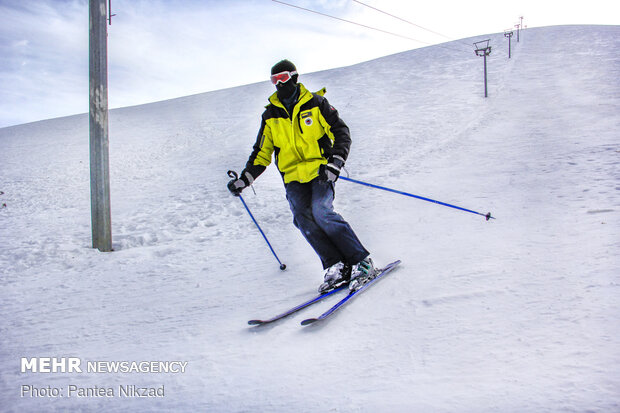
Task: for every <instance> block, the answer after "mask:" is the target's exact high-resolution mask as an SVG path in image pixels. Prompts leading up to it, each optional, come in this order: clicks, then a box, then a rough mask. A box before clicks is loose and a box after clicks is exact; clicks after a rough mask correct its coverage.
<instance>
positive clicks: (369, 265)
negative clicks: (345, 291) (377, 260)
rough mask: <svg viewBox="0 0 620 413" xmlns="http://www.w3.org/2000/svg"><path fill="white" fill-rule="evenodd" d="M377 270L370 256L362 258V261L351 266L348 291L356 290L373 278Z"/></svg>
mask: <svg viewBox="0 0 620 413" xmlns="http://www.w3.org/2000/svg"><path fill="white" fill-rule="evenodd" d="M378 272H379V271H378V270H377V269H376V268H375V266H374V264H373V262H372V259H371V258H370V257H366V258H364V259H363V260H362V261H360V262H359V263H357V264H356V265H354V266H353V269H352V271H351V282H350V283H349V291H351V292H353V291H357V290H359V289H360V288H362V287H363V286H364V284H366V283H367V282H368V281H370V280H372V279H373V278H375V276H376V275H377V274H378Z"/></svg>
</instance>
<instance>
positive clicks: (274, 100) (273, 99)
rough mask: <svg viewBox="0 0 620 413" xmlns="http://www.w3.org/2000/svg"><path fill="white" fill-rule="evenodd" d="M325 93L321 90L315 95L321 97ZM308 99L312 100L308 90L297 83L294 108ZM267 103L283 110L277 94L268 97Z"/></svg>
mask: <svg viewBox="0 0 620 413" xmlns="http://www.w3.org/2000/svg"><path fill="white" fill-rule="evenodd" d="M325 91H326V90H325V88H323V89H321V90H319V91H318V92H316V93H317V94H319V95H321V96H323V95H324V94H325ZM310 99H312V93H310V92H309V91H308V89H306V87H305V86H304V85H303V83H299V98H298V99H297V103H295V107H297V106H301V105H303V104H304V103H306V102H307V101H309V100H310ZM269 103H270V104H272V105H274V106H278V107H281V108H284V105H283V104H282V102H280V99H278V92H274V93H273V94H272V95H271V96H269ZM267 106H269V105H267Z"/></svg>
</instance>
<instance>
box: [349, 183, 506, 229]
mask: <svg viewBox="0 0 620 413" xmlns="http://www.w3.org/2000/svg"><path fill="white" fill-rule="evenodd" d="M340 179H344V180H345V181H349V182H354V183H356V184H360V185H365V186H369V187H371V188H377V189H382V190H384V191H388V192H394V193H396V194H400V195H405V196H410V197H412V198H417V199H421V200H422V201H428V202H432V203H434V204H439V205H443V206H447V207H450V208H454V209H458V210H460V211H465V212H470V213H472V214H476V215H482V216H483V217H485V218H486V219H487V221H488V220H489V219H495V217H493V216H491V213H490V212H488V213H486V214H483V213H481V212H476V211H472V210H471V209H467V208H462V207H460V206H456V205H452V204H448V203H446V202H441V201H437V200H435V199H431V198H426V197H423V196H420V195H414V194H410V193H408V192H403V191H398V190H396V189H391V188H386V187H384V186H379V185H374V184H369V183H368V182H363V181H358V180H357V179H351V178H347V177H346V176H341V177H340Z"/></svg>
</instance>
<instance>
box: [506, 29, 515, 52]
mask: <svg viewBox="0 0 620 413" xmlns="http://www.w3.org/2000/svg"><path fill="white" fill-rule="evenodd" d="M512 35H513V31H512V30H510V29H508V30H505V31H504V37H507V38H508V58H509V59H510V55H511V44H510V43H512Z"/></svg>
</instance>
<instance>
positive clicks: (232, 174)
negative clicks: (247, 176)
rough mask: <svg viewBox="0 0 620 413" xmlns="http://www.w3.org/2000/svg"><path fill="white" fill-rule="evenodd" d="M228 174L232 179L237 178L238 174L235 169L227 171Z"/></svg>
mask: <svg viewBox="0 0 620 413" xmlns="http://www.w3.org/2000/svg"><path fill="white" fill-rule="evenodd" d="M228 176H229V177H231V178H233V179H239V175H238V174H237V172H235V171H228Z"/></svg>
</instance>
